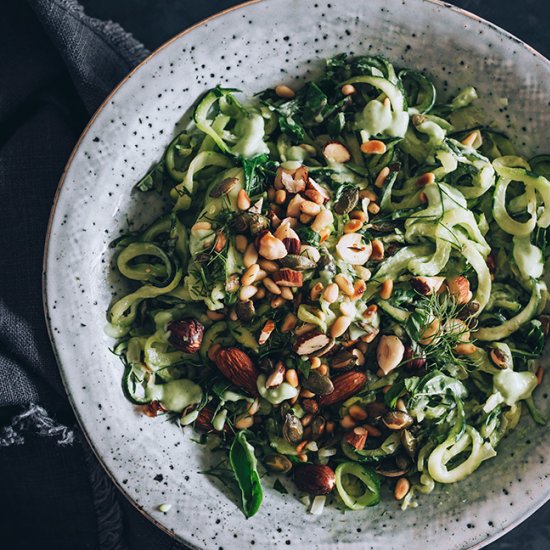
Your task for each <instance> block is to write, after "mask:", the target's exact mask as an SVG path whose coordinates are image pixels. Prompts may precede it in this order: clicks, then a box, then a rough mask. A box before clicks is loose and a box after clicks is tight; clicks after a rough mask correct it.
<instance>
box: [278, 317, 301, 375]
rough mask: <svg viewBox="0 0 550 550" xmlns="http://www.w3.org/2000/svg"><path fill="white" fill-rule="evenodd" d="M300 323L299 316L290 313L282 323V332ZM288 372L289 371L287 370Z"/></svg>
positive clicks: (292, 328) (288, 330)
mask: <svg viewBox="0 0 550 550" xmlns="http://www.w3.org/2000/svg"><path fill="white" fill-rule="evenodd" d="M297 323H298V317H296V315H294V313H288V314H287V316H286V317H285V318H284V321H283V324H282V325H281V332H282V333H283V334H285V333H287V332H290V331H291V330H294V327H295V326H296V324H297ZM287 372H288V371H287Z"/></svg>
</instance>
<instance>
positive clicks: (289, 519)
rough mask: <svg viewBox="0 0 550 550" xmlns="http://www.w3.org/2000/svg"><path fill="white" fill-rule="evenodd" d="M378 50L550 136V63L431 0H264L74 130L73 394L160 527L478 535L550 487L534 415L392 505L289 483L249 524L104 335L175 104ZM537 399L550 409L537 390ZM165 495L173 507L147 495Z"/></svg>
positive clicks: (524, 131) (105, 456) (68, 331)
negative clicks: (126, 387) (311, 510)
mask: <svg viewBox="0 0 550 550" xmlns="http://www.w3.org/2000/svg"><path fill="white" fill-rule="evenodd" d="M341 52H347V53H349V54H365V53H370V54H382V55H384V56H386V57H388V58H389V59H390V60H391V61H393V62H394V63H396V64H397V65H401V66H406V67H413V68H416V69H419V70H422V71H425V72H426V73H427V74H429V75H431V76H432V77H433V78H434V79H435V80H436V81H437V83H438V84H439V88H440V91H441V92H442V93H448V94H450V93H452V92H456V91H457V90H458V88H460V87H462V86H464V85H467V84H473V85H475V86H476V87H477V89H478V91H479V95H480V97H481V99H480V100H479V104H480V105H481V106H482V107H483V111H484V116H485V117H486V122H487V123H490V124H492V125H493V126H496V127H499V128H501V129H503V130H505V131H507V132H508V133H509V134H510V135H511V136H513V138H514V140H515V141H516V142H517V143H519V145H520V146H521V148H522V149H523V152H524V153H526V154H527V155H529V154H534V153H536V152H538V149H539V144H542V145H543V146H546V147H547V146H548V144H547V140H544V137H548V134H547V130H546V129H547V127H548V124H549V122H550V117H549V111H548V106H549V105H550V65H549V63H548V61H546V60H545V59H544V58H542V57H541V56H540V55H538V54H537V53H536V52H534V51H533V50H531V49H530V48H528V47H527V46H526V45H525V44H523V43H522V42H520V41H519V40H517V39H516V38H514V37H512V36H510V35H509V34H507V33H505V32H504V31H502V30H501V29H499V28H497V27H495V26H493V25H491V24H489V23H487V22H485V21H482V20H480V19H478V18H477V17H474V16H472V15H469V14H467V13H465V12H461V11H460V10H457V9H455V8H452V7H451V6H448V5H445V4H442V3H437V2H433V1H430V0H392V1H391V2H388V1H387V0H369V1H362V2H360V1H357V2H350V1H349V0H328V1H327V0H300V1H299V2H297V1H296V0H264V1H259V2H252V3H249V4H246V5H243V6H241V7H237V8H235V9H232V10H229V11H227V12H224V13H223V14H221V15H218V16H215V17H212V18H210V19H209V20H207V21H206V22H204V23H202V24H199V25H197V26H195V27H193V28H192V29H190V30H188V31H185V32H184V33H182V34H180V35H178V36H177V37H175V38H174V39H172V40H171V41H170V42H168V43H167V44H165V45H164V46H163V47H162V48H160V49H159V50H158V51H156V52H155V53H154V54H153V55H151V56H150V57H149V58H148V59H147V60H145V61H144V62H143V63H142V64H141V65H140V66H139V67H138V68H137V69H136V70H134V71H133V72H132V73H131V74H130V75H129V76H128V77H127V78H126V79H125V80H124V81H123V82H122V83H121V84H120V85H119V86H118V87H117V88H116V89H115V91H114V92H113V93H112V94H111V95H110V96H109V97H108V98H107V100H106V101H105V103H104V104H103V105H102V107H101V108H100V109H99V111H98V112H97V113H96V115H95V116H94V117H93V119H92V121H91V122H90V124H89V125H88V127H87V128H86V130H85V131H84V134H83V135H82V137H81V138H80V140H79V142H78V144H77V146H76V148H75V150H74V152H73V154H72V156H71V158H70V160H69V163H68V165H67V169H66V171H65V174H64V176H63V179H62V182H61V184H60V187H59V190H58V195H57V198H56V204H55V206H54V210H53V212H52V217H51V223H50V231H49V241H48V245H47V250H46V260H45V278H44V281H45V301H46V308H47V315H48V317H49V325H50V331H51V336H52V341H53V345H54V348H55V351H56V354H57V358H58V361H59V365H60V368H61V371H62V375H63V379H64V382H65V385H66V388H67V393H68V394H69V397H70V399H71V401H72V404H73V406H74V409H75V412H76V414H77V417H78V419H79V421H80V423H81V425H82V428H83V430H84V432H85V433H86V435H87V437H88V439H89V441H90V443H91V445H92V447H93V448H94V449H95V452H96V453H97V456H98V458H99V459H100V460H101V462H102V463H103V465H104V467H105V469H106V470H107V472H108V473H109V474H110V476H111V477H112V478H113V480H114V482H115V483H116V484H117V485H118V487H119V488H120V489H121V490H122V491H123V492H124V493H125V494H126V496H127V497H128V498H129V499H130V500H131V501H132V502H133V503H135V505H136V506H137V507H138V508H139V509H141V510H142V511H143V513H144V514H145V515H146V516H147V517H148V518H150V519H151V520H152V521H153V522H155V523H156V524H157V525H158V526H159V527H161V528H163V529H165V530H166V531H167V532H169V533H172V534H174V536H176V537H177V538H178V539H180V540H181V541H184V542H185V543H187V544H189V545H191V546H193V547H200V548H226V549H227V548H235V547H237V546H245V547H249V546H251V545H252V544H256V545H261V547H262V548H281V547H285V546H286V545H289V546H294V547H300V548H304V547H307V548H313V547H315V548H329V547H330V548H347V549H349V548H357V549H359V548H360V549H365V548H373V549H385V550H387V549H392V548H407V549H408V550H413V549H415V548H437V547H438V548H446V549H458V548H467V547H472V546H476V545H477V547H480V546H482V545H483V544H485V543H486V542H487V541H489V540H491V539H493V538H495V537H497V536H499V535H500V534H502V533H503V532H505V531H506V530H508V529H510V528H511V527H512V526H513V525H515V524H517V523H518V522H520V521H521V520H522V519H524V518H525V517H527V516H528V515H529V514H531V513H532V512H533V511H534V510H536V509H537V508H538V507H539V506H541V505H542V504H543V503H544V502H545V501H546V500H547V499H548V497H549V495H550V487H549V481H548V476H549V474H550V459H549V458H548V457H549V456H550V432H548V431H547V430H546V429H544V428H540V427H536V426H535V425H534V424H533V422H532V421H531V420H530V418H529V417H525V418H524V419H523V420H522V423H521V425H520V427H519V428H518V429H517V430H516V431H515V432H514V433H513V435H512V436H511V437H510V438H508V439H507V440H505V441H504V442H503V444H502V446H501V447H500V448H499V453H498V457H497V458H496V459H494V460H491V461H488V462H486V463H484V464H483V465H482V466H481V468H479V470H478V471H477V472H476V473H475V474H474V475H472V476H471V477H469V478H468V479H467V480H466V481H464V482H462V483H459V484H456V485H453V486H440V487H438V488H437V489H436V490H435V491H434V493H433V494H431V495H429V496H427V497H423V498H420V499H419V506H418V507H417V508H416V509H412V510H408V511H406V512H401V511H400V510H399V508H398V505H397V503H396V502H395V501H394V500H393V499H392V498H391V495H390V494H389V492H388V493H387V494H385V495H384V499H383V501H382V504H381V505H379V506H377V507H375V508H372V509H367V510H365V511H364V512H354V513H347V514H343V513H342V512H340V511H338V510H336V509H331V508H328V509H326V510H325V512H324V514H323V515H322V516H321V517H317V516H312V515H309V514H308V513H307V511H306V509H305V508H304V507H303V505H302V504H301V503H300V502H299V501H298V500H297V499H296V498H295V496H294V495H293V494H288V495H282V494H280V493H278V492H277V491H274V490H272V489H270V488H269V487H270V486H272V481H270V480H268V479H266V480H265V482H264V485H265V487H266V493H267V494H266V497H265V499H264V504H263V506H262V508H261V511H260V513H259V514H258V515H257V516H255V517H254V518H253V519H250V520H245V519H244V517H243V515H242V513H241V512H240V510H239V508H238V506H237V505H236V503H235V502H234V500H232V498H231V497H230V496H229V495H228V494H227V493H226V492H225V491H224V488H223V486H221V485H220V484H219V483H216V482H215V481H213V480H212V479H210V478H208V477H206V476H205V475H203V474H201V473H200V471H202V470H204V469H205V467H207V465H208V464H209V460H210V459H211V457H210V456H209V454H208V452H206V451H205V450H204V449H203V448H202V447H200V446H198V445H196V444H195V443H193V442H192V441H191V438H192V433H191V431H190V430H189V431H186V432H184V433H182V431H181V430H180V429H178V428H177V427H176V426H175V425H173V424H171V423H169V422H166V421H163V420H162V419H150V418H148V417H146V416H144V415H143V414H141V413H138V412H137V411H136V410H135V409H134V407H133V406H132V405H131V404H130V403H129V402H128V401H126V399H125V398H124V396H123V395H122V391H121V384H120V380H121V375H122V365H121V364H120V363H119V360H118V359H117V358H116V357H115V356H113V355H112V354H111V352H110V351H109V348H110V347H111V346H112V345H113V341H112V340H111V339H110V338H109V337H108V336H106V335H105V333H104V326H105V311H106V309H107V307H108V305H109V303H110V302H111V300H112V298H113V294H116V293H117V292H120V291H121V287H120V282H119V280H118V279H117V277H116V276H115V275H114V274H113V272H112V270H111V267H110V262H111V259H112V250H111V249H110V248H109V243H110V242H111V240H112V239H114V238H115V237H117V236H118V235H120V234H121V233H124V232H127V231H128V230H132V229H135V228H137V227H139V226H143V225H145V224H147V223H148V222H150V221H152V220H153V219H154V218H155V217H156V216H157V215H158V214H159V213H160V211H161V209H162V208H163V205H162V204H159V202H158V198H156V197H155V196H153V195H154V194H151V195H146V194H142V193H136V192H134V191H133V189H132V188H133V185H134V183H135V182H136V180H137V178H138V177H139V176H140V175H142V174H143V173H144V172H145V171H146V170H147V169H148V167H149V166H150V165H151V164H152V162H153V161H155V160H156V159H158V158H159V157H160V155H161V154H162V151H163V150H164V148H165V146H166V145H167V143H168V142H169V141H170V139H171V136H173V135H174V133H175V132H176V126H177V124H178V122H179V121H180V119H181V118H182V116H183V115H184V113H185V112H186V110H188V109H189V107H190V106H191V105H192V103H193V102H194V101H195V100H196V98H197V97H198V96H199V95H200V94H202V93H203V92H204V91H205V90H206V89H208V88H210V87H213V86H214V85H216V84H222V85H230V86H232V87H237V88H240V89H242V90H243V91H244V92H246V93H254V92H257V91H259V90H262V89H264V88H266V87H270V86H274V85H276V84H278V83H281V82H283V83H287V84H289V85H291V86H294V87H297V86H300V83H301V82H302V81H303V80H304V79H305V78H307V79H309V78H312V77H314V76H315V75H316V74H318V73H319V72H320V70H321V69H322V66H323V60H324V59H325V58H327V57H330V56H333V55H335V54H337V53H341ZM549 381H550V377H547V381H546V382H545V387H544V388H543V389H542V390H540V391H539V392H538V398H537V399H538V401H539V405H540V407H541V408H542V409H543V411H545V412H546V413H550V400H549V399H547V393H548V391H549V390H548V389H549V386H550V384H549V383H548V382H549ZM163 503H168V504H171V505H172V507H171V509H170V511H169V512H167V513H162V512H160V511H159V510H158V506H159V505H161V504H163Z"/></svg>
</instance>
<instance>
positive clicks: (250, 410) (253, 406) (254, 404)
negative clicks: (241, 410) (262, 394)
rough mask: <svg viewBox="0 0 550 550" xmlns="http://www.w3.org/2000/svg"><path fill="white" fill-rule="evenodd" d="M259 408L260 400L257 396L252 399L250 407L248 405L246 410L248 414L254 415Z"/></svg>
mask: <svg viewBox="0 0 550 550" xmlns="http://www.w3.org/2000/svg"><path fill="white" fill-rule="evenodd" d="M259 410H260V400H259V399H258V398H256V399H254V401H253V402H252V403H251V404H250V407H248V410H247V411H246V412H247V413H248V414H249V415H250V416H254V415H255V414H256V413H257V412H258V411H259Z"/></svg>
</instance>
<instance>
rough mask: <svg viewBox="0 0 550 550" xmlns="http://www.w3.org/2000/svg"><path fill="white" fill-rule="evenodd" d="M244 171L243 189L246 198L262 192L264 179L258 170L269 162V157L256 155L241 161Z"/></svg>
mask: <svg viewBox="0 0 550 550" xmlns="http://www.w3.org/2000/svg"><path fill="white" fill-rule="evenodd" d="M241 162H242V165H243V171H244V189H245V191H246V192H247V193H248V196H250V197H251V196H253V195H257V194H259V193H261V192H262V191H263V190H264V185H265V177H263V174H262V173H261V171H260V170H259V168H260V167H262V166H264V165H265V164H266V163H268V162H269V155H267V154H263V155H258V156H256V157H254V158H251V159H246V158H243V159H241Z"/></svg>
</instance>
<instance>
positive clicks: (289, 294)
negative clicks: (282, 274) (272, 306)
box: [281, 286, 294, 300]
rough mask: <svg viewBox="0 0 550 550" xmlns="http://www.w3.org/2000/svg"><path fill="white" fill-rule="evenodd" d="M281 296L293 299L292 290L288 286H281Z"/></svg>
mask: <svg viewBox="0 0 550 550" xmlns="http://www.w3.org/2000/svg"><path fill="white" fill-rule="evenodd" d="M281 297H282V298H284V299H285V300H294V294H292V290H290V288H289V287H288V286H284V287H282V288H281Z"/></svg>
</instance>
